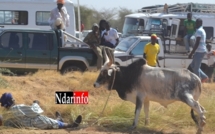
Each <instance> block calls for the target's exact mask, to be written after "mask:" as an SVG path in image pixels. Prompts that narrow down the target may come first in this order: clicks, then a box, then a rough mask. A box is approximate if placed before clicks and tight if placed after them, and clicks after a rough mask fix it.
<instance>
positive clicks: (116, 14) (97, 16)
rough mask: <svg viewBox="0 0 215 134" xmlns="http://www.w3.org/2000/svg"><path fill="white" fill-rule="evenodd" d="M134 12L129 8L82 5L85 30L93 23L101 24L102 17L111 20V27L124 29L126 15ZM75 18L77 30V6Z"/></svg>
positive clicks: (81, 11)
mask: <svg viewBox="0 0 215 134" xmlns="http://www.w3.org/2000/svg"><path fill="white" fill-rule="evenodd" d="M131 13H133V12H132V10H130V9H127V8H123V7H120V8H103V9H101V10H96V9H95V8H89V7H87V6H84V5H81V6H80V16H81V21H82V22H83V24H84V25H85V30H90V29H91V28H92V25H93V23H97V24H99V21H100V20H101V19H105V20H107V21H109V22H110V24H111V27H113V28H117V29H118V31H119V32H121V31H122V28H123V23H124V20H125V16H126V15H128V14H131ZM75 19H76V30H78V8H77V6H75Z"/></svg>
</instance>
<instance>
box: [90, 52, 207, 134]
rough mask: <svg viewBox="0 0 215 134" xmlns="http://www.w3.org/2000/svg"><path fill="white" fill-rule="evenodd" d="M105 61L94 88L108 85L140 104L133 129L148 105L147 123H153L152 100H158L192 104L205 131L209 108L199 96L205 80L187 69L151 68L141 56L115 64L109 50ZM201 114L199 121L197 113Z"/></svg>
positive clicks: (109, 87)
mask: <svg viewBox="0 0 215 134" xmlns="http://www.w3.org/2000/svg"><path fill="white" fill-rule="evenodd" d="M104 55H105V61H106V62H105V63H104V65H103V67H102V69H101V71H100V74H99V76H98V78H97V80H96V82H95V83H94V87H95V88H98V87H100V86H101V85H107V88H108V90H112V89H113V90H116V92H117V93H118V95H119V97H120V98H121V99H123V100H125V101H130V102H132V103H134V104H135V105H136V107H135V116H134V121H133V125H132V127H131V129H135V128H136V126H137V124H138V118H139V115H140V112H141V109H142V105H144V113H145V125H148V124H149V102H150V101H154V102H158V103H160V104H161V105H163V106H164V107H167V105H169V104H171V103H173V102H175V101H181V102H184V103H185V104H187V105H188V106H190V108H191V117H192V119H193V120H194V122H195V123H196V124H197V125H198V130H197V134H201V133H202V131H203V127H204V125H205V124H206V117H205V116H204V113H205V112H206V111H205V109H204V108H203V107H202V106H201V105H200V103H199V102H198V99H199V97H200V94H201V80H200V78H199V77H198V76H197V75H195V74H194V73H192V72H190V71H189V70H187V69H167V68H157V67H150V66H149V65H147V63H146V61H145V59H139V60H137V61H135V62H133V63H131V64H130V65H128V66H127V67H119V66H116V65H114V64H113V63H114V58H113V56H111V54H110V52H109V53H108V52H105V51H104ZM194 111H195V112H196V113H198V116H199V120H197V118H196V116H195V115H194Z"/></svg>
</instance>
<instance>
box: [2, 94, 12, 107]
mask: <svg viewBox="0 0 215 134" xmlns="http://www.w3.org/2000/svg"><path fill="white" fill-rule="evenodd" d="M0 103H1V106H2V107H10V106H12V105H13V103H14V102H13V96H12V94H11V93H4V94H2V96H1V98H0Z"/></svg>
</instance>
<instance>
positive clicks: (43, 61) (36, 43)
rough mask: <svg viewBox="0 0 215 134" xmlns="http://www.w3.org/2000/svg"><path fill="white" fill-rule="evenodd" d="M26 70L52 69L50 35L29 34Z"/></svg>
mask: <svg viewBox="0 0 215 134" xmlns="http://www.w3.org/2000/svg"><path fill="white" fill-rule="evenodd" d="M26 36H27V40H28V41H27V48H26V68H27V69H50V53H51V52H50V36H51V34H49V33H37V32H30V33H27V35H26Z"/></svg>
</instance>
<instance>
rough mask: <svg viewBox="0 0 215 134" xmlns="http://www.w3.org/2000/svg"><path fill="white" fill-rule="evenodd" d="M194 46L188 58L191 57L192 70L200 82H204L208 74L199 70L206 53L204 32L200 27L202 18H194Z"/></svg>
mask: <svg viewBox="0 0 215 134" xmlns="http://www.w3.org/2000/svg"><path fill="white" fill-rule="evenodd" d="M195 38H196V42H195V46H194V47H193V50H192V51H191V53H190V54H189V56H188V58H190V59H191V58H192V59H193V60H192V62H191V68H192V70H193V72H194V73H195V74H196V75H197V76H199V78H200V79H201V81H202V82H206V81H207V80H208V76H207V75H206V74H205V73H204V72H203V71H202V70H201V68H200V67H201V63H202V60H203V58H204V56H205V55H206V53H207V48H206V43H205V42H206V33H205V30H204V29H203V27H202V19H197V20H196V33H195Z"/></svg>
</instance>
